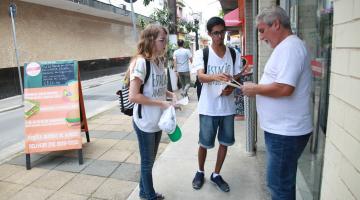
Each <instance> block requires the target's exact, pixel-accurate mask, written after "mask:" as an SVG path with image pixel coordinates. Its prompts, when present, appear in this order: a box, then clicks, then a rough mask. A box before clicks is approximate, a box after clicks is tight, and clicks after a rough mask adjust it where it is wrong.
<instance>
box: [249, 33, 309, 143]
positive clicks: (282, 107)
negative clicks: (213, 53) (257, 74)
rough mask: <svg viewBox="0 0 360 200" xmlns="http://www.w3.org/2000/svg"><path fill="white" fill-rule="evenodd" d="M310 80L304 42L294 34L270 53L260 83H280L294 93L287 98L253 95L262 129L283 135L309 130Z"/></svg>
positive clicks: (307, 131)
mask: <svg viewBox="0 0 360 200" xmlns="http://www.w3.org/2000/svg"><path fill="white" fill-rule="evenodd" d="M311 77H312V75H311V66H310V56H309V52H308V50H307V48H306V46H305V44H304V42H303V41H302V40H300V39H299V38H298V37H297V36H296V35H291V36H288V37H287V38H285V39H284V40H283V41H282V42H280V44H278V45H277V46H276V47H275V49H274V51H273V52H272V54H271V56H270V58H269V60H268V61H267V63H266V65H265V69H264V74H263V75H262V78H261V80H260V84H271V83H274V82H276V83H283V84H287V85H291V86H293V87H295V90H294V92H293V94H292V95H291V96H289V97H280V98H273V97H266V96H261V95H257V96H256V106H257V112H258V114H259V121H260V126H261V128H262V129H263V130H265V131H267V132H270V133H274V134H279V135H286V136H298V135H305V134H308V133H310V132H311V131H312V130H313V126H312V115H311V107H310V106H311V99H310V94H311V89H312V88H311V87H312V78H311Z"/></svg>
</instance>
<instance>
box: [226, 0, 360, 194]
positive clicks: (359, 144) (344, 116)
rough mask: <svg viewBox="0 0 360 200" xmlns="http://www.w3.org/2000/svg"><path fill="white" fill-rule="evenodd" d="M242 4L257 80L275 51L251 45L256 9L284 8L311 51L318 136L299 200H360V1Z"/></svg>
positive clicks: (301, 175) (302, 166)
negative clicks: (277, 6) (255, 7)
mask: <svg viewBox="0 0 360 200" xmlns="http://www.w3.org/2000/svg"><path fill="white" fill-rule="evenodd" d="M220 2H222V4H225V3H226V2H229V1H220ZM242 3H245V6H244V8H243V10H242V11H240V15H241V13H242V12H243V13H244V16H245V23H244V24H243V25H242V26H241V27H240V30H242V31H244V32H243V36H244V35H245V36H246V37H245V46H243V48H245V51H243V52H245V53H247V54H249V53H252V52H254V51H252V48H255V50H256V48H257V50H256V54H257V58H256V60H257V63H256V66H257V71H258V78H260V77H261V75H262V73H263V69H264V65H265V63H266V61H267V59H268V58H269V56H270V54H271V52H272V49H270V48H269V47H267V45H265V44H263V43H262V42H261V41H258V40H257V42H258V44H253V43H252V41H253V39H252V38H251V37H249V35H253V36H254V37H256V34H257V33H255V34H253V33H252V32H251V30H253V29H252V28H253V27H254V18H253V17H254V16H253V15H252V7H253V6H254V5H255V6H257V9H256V10H257V12H260V10H262V9H263V8H264V7H269V6H273V5H279V6H281V7H283V8H284V9H285V10H286V11H287V12H288V14H289V16H290V19H291V26H292V30H293V32H294V34H297V35H298V36H299V37H300V38H302V39H303V40H304V41H305V43H306V45H307V46H308V48H309V50H310V54H311V68H312V72H313V82H314V86H313V90H312V102H313V105H312V111H313V117H314V119H313V122H314V132H313V135H312V137H311V139H310V141H309V143H308V145H307V147H306V149H305V151H304V153H303V155H302V156H301V158H300V160H299V166H298V175H297V199H305V200H308V199H326V200H329V199H330V200H331V199H360V159H359V156H358V154H359V153H360V123H359V122H360V93H359V92H358V91H360V37H359V36H358V33H359V31H360V12H359V10H360V1H359V0H347V1H345V0H317V1H313V0H301V1H300V0H270V1H265V0H256V1H255V0H239V1H238V5H240V4H242ZM254 3H255V4H254ZM234 5H235V4H234ZM223 8H224V7H223ZM239 8H240V7H239ZM239 17H240V18H241V16H239ZM257 132H258V135H257V137H258V140H257V141H258V143H257V146H258V148H257V149H258V150H262V149H263V148H262V146H263V145H264V144H263V143H262V141H263V138H262V137H263V131H262V130H261V129H260V128H259V127H258V128H257ZM259 147H260V148H259Z"/></svg>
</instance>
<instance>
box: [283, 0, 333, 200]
mask: <svg viewBox="0 0 360 200" xmlns="http://www.w3.org/2000/svg"><path fill="white" fill-rule="evenodd" d="M279 4H280V6H281V7H283V8H285V9H286V10H287V11H288V12H289V15H290V19H291V26H292V29H293V32H294V33H295V34H297V35H298V36H299V37H300V38H302V39H303V40H304V41H305V43H306V45H307V46H308V48H309V50H310V54H311V59H312V60H311V65H312V66H311V67H312V72H313V83H314V84H313V85H314V86H313V96H312V97H313V98H312V100H313V116H314V132H313V136H312V137H311V139H310V141H309V143H308V146H307V147H306V149H305V151H304V153H303V155H302V156H301V158H300V160H299V168H298V176H297V188H298V194H300V196H301V197H302V198H303V199H306V200H307V199H320V188H321V182H322V169H323V160H324V147H325V138H326V125H327V116H328V105H329V80H330V67H331V66H330V64H331V45H332V41H331V40H332V26H333V1H332V0H318V1H313V0H301V1H300V0H290V1H285V0H281V1H280V2H279Z"/></svg>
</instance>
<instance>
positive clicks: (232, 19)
mask: <svg viewBox="0 0 360 200" xmlns="http://www.w3.org/2000/svg"><path fill="white" fill-rule="evenodd" d="M224 20H225V25H226V26H240V24H241V23H242V21H241V20H240V17H239V8H236V9H234V10H233V11H231V12H229V13H227V14H226V15H224Z"/></svg>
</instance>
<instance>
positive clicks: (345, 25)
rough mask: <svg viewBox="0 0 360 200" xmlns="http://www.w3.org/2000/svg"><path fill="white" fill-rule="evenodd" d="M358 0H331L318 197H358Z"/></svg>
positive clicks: (359, 149) (359, 15)
mask: <svg viewBox="0 0 360 200" xmlns="http://www.w3.org/2000/svg"><path fill="white" fill-rule="evenodd" d="M359 10H360V1H359V0H337V1H334V29H333V51H332V63H331V76H330V78H331V81H330V103H329V115H328V125H327V130H328V131H327V138H326V146H325V161H324V171H323V180H322V188H321V199H326V200H328V199H347V200H350V199H360V154H359V153H360V123H359V122H360V92H359V91H360V37H359V32H360V12H359Z"/></svg>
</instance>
